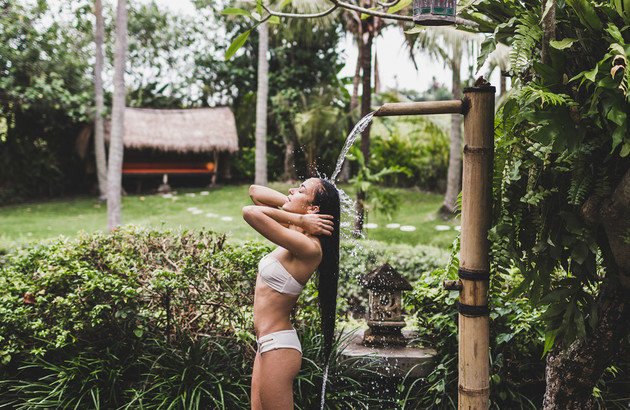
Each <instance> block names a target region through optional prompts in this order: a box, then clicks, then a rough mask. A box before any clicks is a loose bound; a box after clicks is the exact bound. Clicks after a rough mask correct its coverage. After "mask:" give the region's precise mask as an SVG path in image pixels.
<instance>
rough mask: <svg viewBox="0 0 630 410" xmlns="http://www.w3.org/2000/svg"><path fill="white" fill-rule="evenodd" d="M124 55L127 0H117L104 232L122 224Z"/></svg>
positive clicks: (125, 47)
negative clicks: (105, 225) (105, 226)
mask: <svg viewBox="0 0 630 410" xmlns="http://www.w3.org/2000/svg"><path fill="white" fill-rule="evenodd" d="M126 55H127V0H118V9H117V13H116V47H115V51H114V99H113V104H112V129H111V135H110V141H109V167H108V172H107V230H109V231H111V230H113V229H115V228H116V227H117V226H119V225H120V224H121V222H122V215H121V203H120V194H121V190H122V163H123V134H124V131H125V130H124V120H125V60H126Z"/></svg>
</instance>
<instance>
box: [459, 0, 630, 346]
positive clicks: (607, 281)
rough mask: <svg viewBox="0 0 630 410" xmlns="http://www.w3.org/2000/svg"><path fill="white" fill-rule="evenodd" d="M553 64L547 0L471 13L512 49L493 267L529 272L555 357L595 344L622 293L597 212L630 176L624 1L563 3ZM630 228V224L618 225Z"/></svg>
mask: <svg viewBox="0 0 630 410" xmlns="http://www.w3.org/2000/svg"><path fill="white" fill-rule="evenodd" d="M555 6H556V20H555V29H554V32H555V35H556V40H557V41H551V42H550V46H551V47H550V49H549V57H550V61H549V63H548V64H544V63H543V62H542V61H540V60H541V59H540V57H539V55H540V50H541V49H542V44H541V43H542V41H543V38H542V37H543V36H542V28H541V27H540V24H539V22H540V19H541V16H542V13H541V2H532V1H525V2H515V1H511V0H503V1H499V2H478V3H476V4H475V5H471V8H470V9H469V11H468V12H467V13H468V16H469V17H470V18H473V19H476V20H477V21H481V19H480V18H479V17H480V16H481V15H482V14H483V15H486V16H488V17H489V18H487V19H485V21H484V22H483V23H482V24H483V26H482V28H483V30H484V31H488V32H490V33H492V37H491V40H490V41H505V42H509V43H510V44H511V45H512V49H513V53H514V54H513V59H512V75H513V76H514V82H513V86H514V88H513V90H512V93H511V94H510V95H509V96H508V97H507V99H506V100H505V102H504V104H503V106H502V107H501V108H500V111H499V113H498V117H497V119H498V121H497V123H496V127H495V130H496V156H495V173H494V198H495V201H496V202H495V203H496V204H497V205H498V206H496V207H495V215H494V222H493V227H492V230H491V232H490V240H491V243H492V254H493V266H494V269H496V270H497V271H498V272H500V273H501V274H506V275H507V274H509V273H510V272H513V273H517V274H518V275H521V276H522V278H523V280H522V281H521V282H520V283H519V284H518V285H517V286H515V287H514V288H512V291H511V293H510V295H511V296H513V297H520V296H521V295H523V294H525V295H527V297H528V298H529V299H530V301H531V303H532V305H533V306H535V307H536V309H544V313H543V315H542V316H541V319H543V320H544V321H545V323H546V329H545V345H544V352H546V351H548V350H549V349H552V348H560V349H562V348H566V347H568V346H569V345H571V344H572V343H574V342H575V341H576V340H581V341H587V340H588V338H589V335H591V334H592V332H593V330H594V329H595V328H596V327H597V326H598V325H599V316H600V314H601V310H600V306H601V304H605V303H607V299H606V298H607V296H606V295H607V290H609V289H614V288H615V287H617V286H619V282H618V280H619V275H620V274H621V272H620V270H619V269H617V267H616V262H615V259H614V258H613V255H612V253H611V252H610V246H611V243H610V242H609V240H612V239H610V238H608V237H607V236H606V235H605V234H602V233H601V230H600V229H599V228H598V227H597V225H596V224H593V220H592V219H590V218H589V216H588V215H587V212H586V205H587V203H589V201H601V200H605V199H606V198H609V197H610V196H611V194H612V192H613V190H614V189H615V187H616V186H617V185H618V184H619V182H620V180H621V178H622V177H623V176H624V175H625V174H626V172H628V169H630V162H629V160H628V154H630V139H629V137H628V133H627V127H628V118H627V114H628V112H630V104H629V103H630V100H629V99H628V96H627V94H626V90H627V79H626V68H625V67H626V65H625V61H627V56H628V54H629V53H630V47H629V46H628V44H630V37H629V35H630V32H629V31H628V24H630V20H628V16H627V13H626V10H625V9H624V7H623V5H622V2H594V1H590V0H575V1H567V2H555ZM619 222H620V223H622V222H623V221H619Z"/></svg>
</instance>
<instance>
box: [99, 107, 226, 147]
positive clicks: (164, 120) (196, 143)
mask: <svg viewBox="0 0 630 410" xmlns="http://www.w3.org/2000/svg"><path fill="white" fill-rule="evenodd" d="M106 128H109V127H106ZM124 130H125V131H124V136H123V144H124V146H125V147H126V148H136V149H144V148H152V149H156V150H160V151H175V152H211V151H215V150H216V151H228V152H234V151H237V150H238V137H237V135H236V123H235V121H234V114H232V111H231V110H230V108H228V107H216V108H191V109H182V110H154V109H145V108H125V128H124ZM105 134H106V136H105V138H106V139H107V140H109V130H106V132H105Z"/></svg>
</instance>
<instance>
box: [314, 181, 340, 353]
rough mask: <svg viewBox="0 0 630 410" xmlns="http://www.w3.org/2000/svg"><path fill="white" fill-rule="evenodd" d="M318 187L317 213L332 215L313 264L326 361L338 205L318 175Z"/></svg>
mask: <svg viewBox="0 0 630 410" xmlns="http://www.w3.org/2000/svg"><path fill="white" fill-rule="evenodd" d="M318 181H319V183H320V186H319V187H318V189H316V190H315V196H314V198H313V205H317V206H318V207H319V212H318V213H320V214H325V215H332V217H333V224H334V229H333V231H332V235H319V236H318V237H317V238H318V239H319V243H320V245H321V247H322V261H321V262H320V264H319V266H318V267H317V271H318V274H319V283H318V292H319V308H320V312H321V326H322V333H323V335H324V357H325V360H326V363H327V362H328V359H329V358H330V353H331V352H332V345H333V338H334V333H335V314H336V311H337V282H338V279H339V218H340V214H341V205H340V201H339V191H338V190H337V187H336V186H335V185H334V184H333V183H332V182H330V181H328V180H326V179H322V178H318Z"/></svg>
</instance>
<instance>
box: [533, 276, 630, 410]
mask: <svg viewBox="0 0 630 410" xmlns="http://www.w3.org/2000/svg"><path fill="white" fill-rule="evenodd" d="M628 290H629V289H628V288H625V289H624V288H621V287H619V286H615V285H613V284H612V283H609V284H608V285H607V291H606V292H605V294H604V296H603V298H602V300H601V302H600V308H601V310H600V315H601V316H600V318H599V323H598V325H597V328H596V329H595V331H594V332H593V334H592V335H589V337H588V339H587V340H586V341H582V340H576V341H575V342H573V343H572V344H571V346H569V348H568V349H566V350H565V351H563V350H561V349H555V350H553V351H551V352H549V353H547V367H546V370H545V379H546V382H547V389H546V391H545V398H544V402H543V408H545V409H576V410H578V409H596V408H597V406H596V403H595V401H594V400H593V388H594V387H595V385H596V383H597V381H598V380H599V379H600V378H601V377H602V375H603V374H604V371H605V370H606V368H607V367H608V366H610V365H611V364H612V363H613V362H614V359H615V358H616V357H617V354H618V353H619V351H620V350H621V347H622V346H623V345H624V344H625V342H626V339H627V338H628V334H629V333H630V297H629V296H628Z"/></svg>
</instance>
